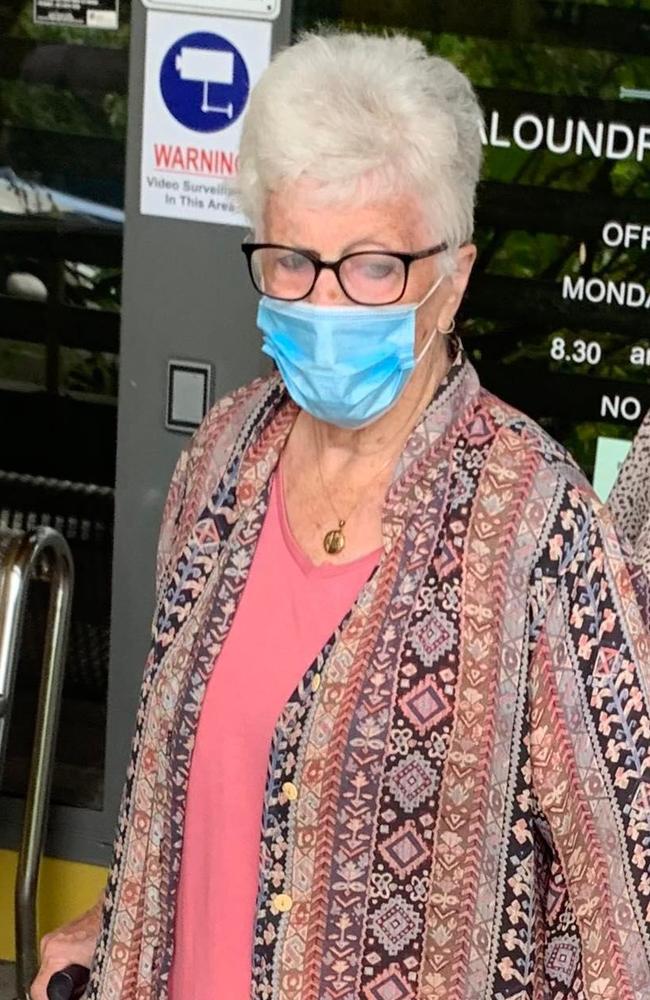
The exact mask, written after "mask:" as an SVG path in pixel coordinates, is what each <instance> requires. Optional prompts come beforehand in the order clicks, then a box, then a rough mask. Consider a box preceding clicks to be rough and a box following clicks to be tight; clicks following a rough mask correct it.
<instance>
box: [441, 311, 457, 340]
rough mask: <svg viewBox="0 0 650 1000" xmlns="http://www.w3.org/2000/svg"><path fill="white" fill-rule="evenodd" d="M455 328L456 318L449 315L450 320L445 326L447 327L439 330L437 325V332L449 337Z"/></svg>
mask: <svg viewBox="0 0 650 1000" xmlns="http://www.w3.org/2000/svg"><path fill="white" fill-rule="evenodd" d="M455 329H456V320H455V318H454V317H453V316H452V317H451V322H450V324H449V326H448V327H447V329H446V330H441V329H440V327H438V333H441V334H442V335H443V337H449V336H450V334H452V333H453V332H454V330H455Z"/></svg>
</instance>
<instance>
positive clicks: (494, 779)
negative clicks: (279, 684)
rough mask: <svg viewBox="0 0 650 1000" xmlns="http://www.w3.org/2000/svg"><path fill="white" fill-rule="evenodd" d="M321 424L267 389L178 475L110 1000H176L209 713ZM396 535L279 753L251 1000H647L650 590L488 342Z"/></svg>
mask: <svg viewBox="0 0 650 1000" xmlns="http://www.w3.org/2000/svg"><path fill="white" fill-rule="evenodd" d="M296 412H297V411H296V408H295V406H294V405H293V404H292V403H291V402H290V401H289V400H288V398H287V395H286V392H285V390H284V389H283V386H282V384H281V382H280V381H279V380H278V378H277V377H274V378H271V379H268V380H261V381H257V382H255V383H254V384H253V385H251V386H249V387H248V388H246V389H243V390H241V391H239V392H236V393H235V394H234V395H232V396H229V397H228V398H226V399H224V400H223V401H222V402H220V403H219V404H218V405H217V406H216V407H215V408H214V409H213V410H212V411H211V413H210V414H209V415H208V417H207V419H206V421H205V422H204V423H203V425H202V427H201V428H200V429H199V431H198V432H197V434H196V436H195V438H194V440H193V442H192V444H191V446H190V447H189V450H188V451H187V452H185V453H183V454H182V455H181V457H180V460H179V463H178V466H177V468H176V472H175V474H174V477H173V480H172V484H171V489H170V492H169V497H168V500H167V505H166V509H165V514H164V522H163V526H162V532H161V538H160V548H159V559H158V606H157V612H156V615H155V621H154V628H153V644H152V649H151V653H150V656H149V659H148V662H147V665H146V672H145V677H144V682H143V688H142V698H141V702H140V707H139V711H138V716H137V726H136V733H135V737H134V743H133V753H132V758H131V762H130V765H129V768H128V774H127V780H126V784H125V788H124V793H123V801H122V807H121V814H120V818H119V826H118V833H117V839H116V843H115V854H114V862H113V866H112V870H111V873H110V876H109V883H108V887H107V892H106V899H105V906H104V917H103V930H102V932H101V935H100V939H99V942H98V945H97V950H96V954H95V960H94V964H93V970H92V975H91V983H90V986H89V991H88V994H87V995H88V997H90V998H91V1000H118V998H121V1000H158V998H162V1000H164V998H165V997H167V982H168V975H169V969H170V963H171V957H172V949H173V925H174V911H175V903H176V894H177V885H178V877H179V868H180V858H181V848H182V840H183V820H184V815H185V802H186V793H187V785H188V774H189V768H190V763H191V756H192V747H193V743H194V739H195V734H196V729H197V722H198V718H199V713H200V711H201V702H202V699H203V696H204V694H205V690H206V685H207V682H208V680H209V677H210V673H211V671H212V668H213V665H214V663H215V660H216V658H217V656H218V653H219V650H220V649H221V646H222V644H223V642H224V638H225V636H226V635H227V633H228V629H229V626H230V624H231V622H232V620H233V615H234V613H235V610H236V608H237V602H238V599H239V597H240V595H241V593H242V590H243V588H244V586H245V583H246V576H247V573H248V570H249V567H250V564H251V559H252V556H253V553H254V550H255V543H256V540H257V538H258V536H259V532H260V528H261V525H262V522H263V519H264V514H265V510H266V506H267V501H268V496H269V480H270V477H271V476H272V473H273V470H274V468H275V466H276V463H277V460H278V457H279V455H280V453H281V450H282V447H283V445H284V442H285V441H286V438H287V436H288V434H289V431H290V429H291V426H292V423H293V421H294V419H295V416H296ZM383 531H384V552H383V556H382V559H381V561H380V563H379V566H378V567H377V568H376V570H375V571H374V572H373V574H372V576H371V577H370V579H369V580H368V581H367V584H366V585H365V586H364V588H363V589H362V591H361V593H360V595H359V597H358V600H357V601H356V603H355V604H354V606H353V607H352V609H351V610H350V612H349V613H348V614H347V616H346V617H345V619H344V620H343V621H342V622H341V624H340V626H339V627H338V628H337V630H336V632H335V633H334V634H333V635H332V637H331V638H330V640H329V641H328V642H327V644H326V645H325V647H324V648H323V650H322V651H321V653H320V654H319V656H318V657H317V658H316V660H315V661H314V662H313V663H312V664H310V665H309V667H308V669H307V670H306V672H305V674H304V676H303V678H302V679H301V681H300V683H299V685H298V686H297V687H296V689H295V691H294V692H293V694H292V695H291V697H290V698H289V700H288V702H287V703H286V706H285V708H284V709H283V711H282V713H281V715H280V717H279V719H278V721H277V724H276V727H275V731H274V734H273V738H272V742H271V745H270V749H269V760H268V777H267V785H266V791H265V797H264V802H263V803H260V811H261V832H260V854H259V893H258V898H257V915H256V924H255V928H254V949H253V980H252V984H251V997H253V998H256V1000H425V998H426V1000H461V998H462V1000H478V998H482V1000H488V998H490V1000H505V998H507V997H512V998H515V997H517V998H521V1000H523V998H526V1000H527V998H535V1000H558V998H569V997H570V998H574V1000H632V998H637V1000H640V998H644V1000H648V998H650V783H649V781H648V775H647V774H646V771H647V762H648V760H649V756H648V748H649V746H650V718H649V716H648V704H649V701H648V697H649V692H648V682H649V677H648V671H649V665H650V642H649V640H650V635H649V632H648V627H647V619H645V618H644V614H645V612H643V613H642V611H641V609H645V608H647V607H648V590H649V585H648V580H647V578H646V577H645V576H644V575H643V574H642V573H641V572H640V570H639V569H638V567H637V566H636V565H635V564H634V562H633V561H632V559H631V556H630V554H629V552H628V551H627V550H626V549H625V547H624V544H623V543H622V542H621V541H620V540H619V538H618V536H617V534H616V531H615V529H614V526H613V522H612V521H611V518H610V515H609V513H608V511H607V510H605V509H603V508H602V506H601V505H600V504H599V503H598V501H597V500H596V498H595V497H594V495H593V493H592V491H591V489H590V487H589V486H588V485H587V483H586V482H585V480H584V479H583V477H582V475H581V473H580V472H579V470H578V469H577V467H576V466H575V464H574V463H573V461H572V460H571V459H570V457H569V456H568V455H567V453H566V452H565V451H564V450H563V449H562V448H561V447H560V446H559V445H558V444H556V443H555V442H553V441H552V440H551V439H549V438H548V437H547V436H546V435H545V434H544V433H543V432H542V431H541V430H540V428H539V427H538V426H537V425H536V424H534V423H533V422H532V421H530V420H528V419H527V418H526V417H524V416H522V415H521V414H520V413H518V412H516V411H514V410H512V409H511V408H509V407H508V406H506V405H505V404H503V403H502V402H500V401H499V400H498V399H495V398H494V397H493V396H491V395H490V394H489V393H487V392H485V391H484V390H483V389H481V387H480V386H479V382H478V379H477V376H476V373H475V371H474V369H473V368H472V366H471V365H470V363H469V362H468V361H467V360H466V358H465V356H464V354H463V352H462V349H461V348H459V352H458V354H457V356H456V358H455V360H454V363H453V365H452V368H451V370H450V372H449V375H448V376H447V378H446V379H445V381H444V382H443V383H442V385H441V386H440V387H439V389H438V391H437V393H436V395H435V397H434V399H433V400H432V402H431V403H430V405H429V407H428V409H427V410H426V412H425V413H424V415H423V417H422V419H421V421H420V423H419V424H418V426H417V427H416V428H415V429H414V430H413V432H412V434H411V436H410V439H409V441H408V443H407V445H406V447H405V449H404V453H403V455H402V459H401V461H400V465H399V467H398V469H397V470H396V473H395V478H394V481H393V484H392V486H391V488H390V490H389V493H388V496H387V501H386V506H385V512H384V520H383ZM279 585H281V582H280V581H279ZM287 781H291V782H292V783H293V784H294V785H295V786H296V788H297V789H298V796H297V798H296V797H294V796H293V795H292V799H291V801H289V800H288V799H287V797H286V796H285V795H284V794H283V791H282V786H283V784H284V783H286V782H287ZM223 905H224V906H228V900H227V899H224V900H223ZM182 1000H186V998H182ZM187 1000H191V998H187ZM217 1000H222V998H217ZM223 1000H227V998H223Z"/></svg>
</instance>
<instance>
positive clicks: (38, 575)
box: [0, 527, 74, 1000]
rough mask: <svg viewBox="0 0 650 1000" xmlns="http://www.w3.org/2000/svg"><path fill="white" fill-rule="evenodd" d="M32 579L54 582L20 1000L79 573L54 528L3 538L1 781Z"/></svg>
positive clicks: (23, 862)
mask: <svg viewBox="0 0 650 1000" xmlns="http://www.w3.org/2000/svg"><path fill="white" fill-rule="evenodd" d="M33 579H40V580H46V581H47V582H49V584H50V601H49V607H48V613H47V627H46V634H45V643H44V648H43V673H42V676H41V684H40V689H39V696H38V710H37V715H36V729H35V734H34V746H33V750H32V760H31V767H30V773H29V784H28V788H27V798H26V801H25V817H24V821H23V832H22V839H21V845H20V852H19V856H18V871H17V874H16V889H15V919H16V988H17V990H18V996H19V997H20V998H21V1000H23V998H29V987H30V984H31V982H32V979H33V978H34V975H35V974H36V970H37V967H38V959H37V934H36V892H37V888H38V873H39V868H40V862H41V856H42V854H43V848H44V844H45V828H46V823H47V812H48V806H49V797H50V787H51V784H52V770H53V765H54V750H55V744H56V735H57V728H58V722H59V709H60V705H61V692H62V688H63V671H64V666H65V653H66V647H67V641H68V631H69V626H70V610H71V603H72V590H73V585H74V567H73V563H72V556H71V554H70V549H69V547H68V543H67V542H66V540H65V539H64V538H63V536H62V535H60V534H59V532H58V531H55V530H54V529H52V528H44V527H41V528H36V529H35V530H34V531H30V532H27V533H25V532H21V531H8V530H2V531H0V777H1V775H2V771H3V767H4V759H5V754H6V744H7V736H8V730H9V719H10V715H11V705H12V701H13V690H14V682H15V676H16V667H17V663H18V654H19V651H20V644H21V638H22V632H23V626H24V622H25V609H26V606H27V597H28V592H29V584H30V582H31V580H33Z"/></svg>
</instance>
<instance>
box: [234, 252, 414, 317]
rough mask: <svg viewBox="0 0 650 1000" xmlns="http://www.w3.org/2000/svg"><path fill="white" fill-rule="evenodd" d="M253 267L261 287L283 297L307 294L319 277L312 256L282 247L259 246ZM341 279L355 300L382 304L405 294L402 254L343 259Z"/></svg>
mask: <svg viewBox="0 0 650 1000" xmlns="http://www.w3.org/2000/svg"><path fill="white" fill-rule="evenodd" d="M251 270H252V273H253V281H254V283H255V285H256V287H257V289H258V290H259V291H261V292H263V293H265V294H267V295H271V296H274V297H275V298H279V299H288V300H291V299H302V298H304V297H305V296H306V295H309V293H310V291H311V289H312V287H313V285H314V282H315V278H316V267H315V265H314V262H313V261H312V260H310V258H309V257H306V256H305V255H304V254H302V253H300V252H299V251H297V250H287V249H283V248H281V247H262V248H259V249H257V250H255V251H254V252H253V253H252V255H251ZM339 280H340V282H341V285H342V287H343V291H344V292H345V293H346V295H348V296H349V297H350V298H351V299H353V300H354V301H355V302H359V303H363V304H365V305H381V304H384V303H388V302H394V301H395V300H396V299H398V298H399V297H400V296H401V294H402V292H403V291H404V285H405V284H406V271H405V267H404V262H403V261H402V260H400V259H399V258H398V257H391V256H390V255H388V254H383V253H371V252H363V253H358V254H354V255H352V256H351V257H347V258H346V259H344V260H343V262H342V263H341V267H340V270H339Z"/></svg>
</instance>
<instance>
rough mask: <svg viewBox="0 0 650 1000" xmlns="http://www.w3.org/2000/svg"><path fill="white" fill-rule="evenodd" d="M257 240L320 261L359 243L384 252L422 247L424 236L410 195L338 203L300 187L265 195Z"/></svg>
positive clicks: (299, 184) (310, 188) (420, 217)
mask: <svg viewBox="0 0 650 1000" xmlns="http://www.w3.org/2000/svg"><path fill="white" fill-rule="evenodd" d="M263 237H264V239H265V240H267V241H269V242H272V243H286V244H288V245H290V246H302V247H305V248H309V249H312V248H313V249H318V250H319V252H321V253H322V254H324V255H325V254H329V253H330V252H332V253H337V254H340V253H343V252H345V250H346V249H347V248H349V247H353V246H354V245H356V244H357V243H364V242H365V243H370V244H377V245H383V246H385V247H386V248H387V249H407V248H410V247H416V246H422V245H424V242H426V240H427V239H428V238H429V237H430V232H428V227H427V225H426V221H425V219H424V218H423V213H422V209H421V205H420V203H419V200H418V199H417V198H416V197H415V196H414V195H408V194H399V195H394V196H384V197H381V198H364V197H363V196H361V197H359V198H357V199H356V200H355V201H348V200H343V201H341V200H339V199H336V198H335V197H331V196H330V197H328V195H327V193H325V192H323V190H322V188H321V189H315V188H314V186H313V185H308V184H307V183H306V182H304V181H303V182H295V183H294V184H286V185H284V186H283V187H282V188H280V189H278V190H277V191H273V192H271V193H270V194H269V196H268V198H267V201H266V206H265V212H264V234H263Z"/></svg>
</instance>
